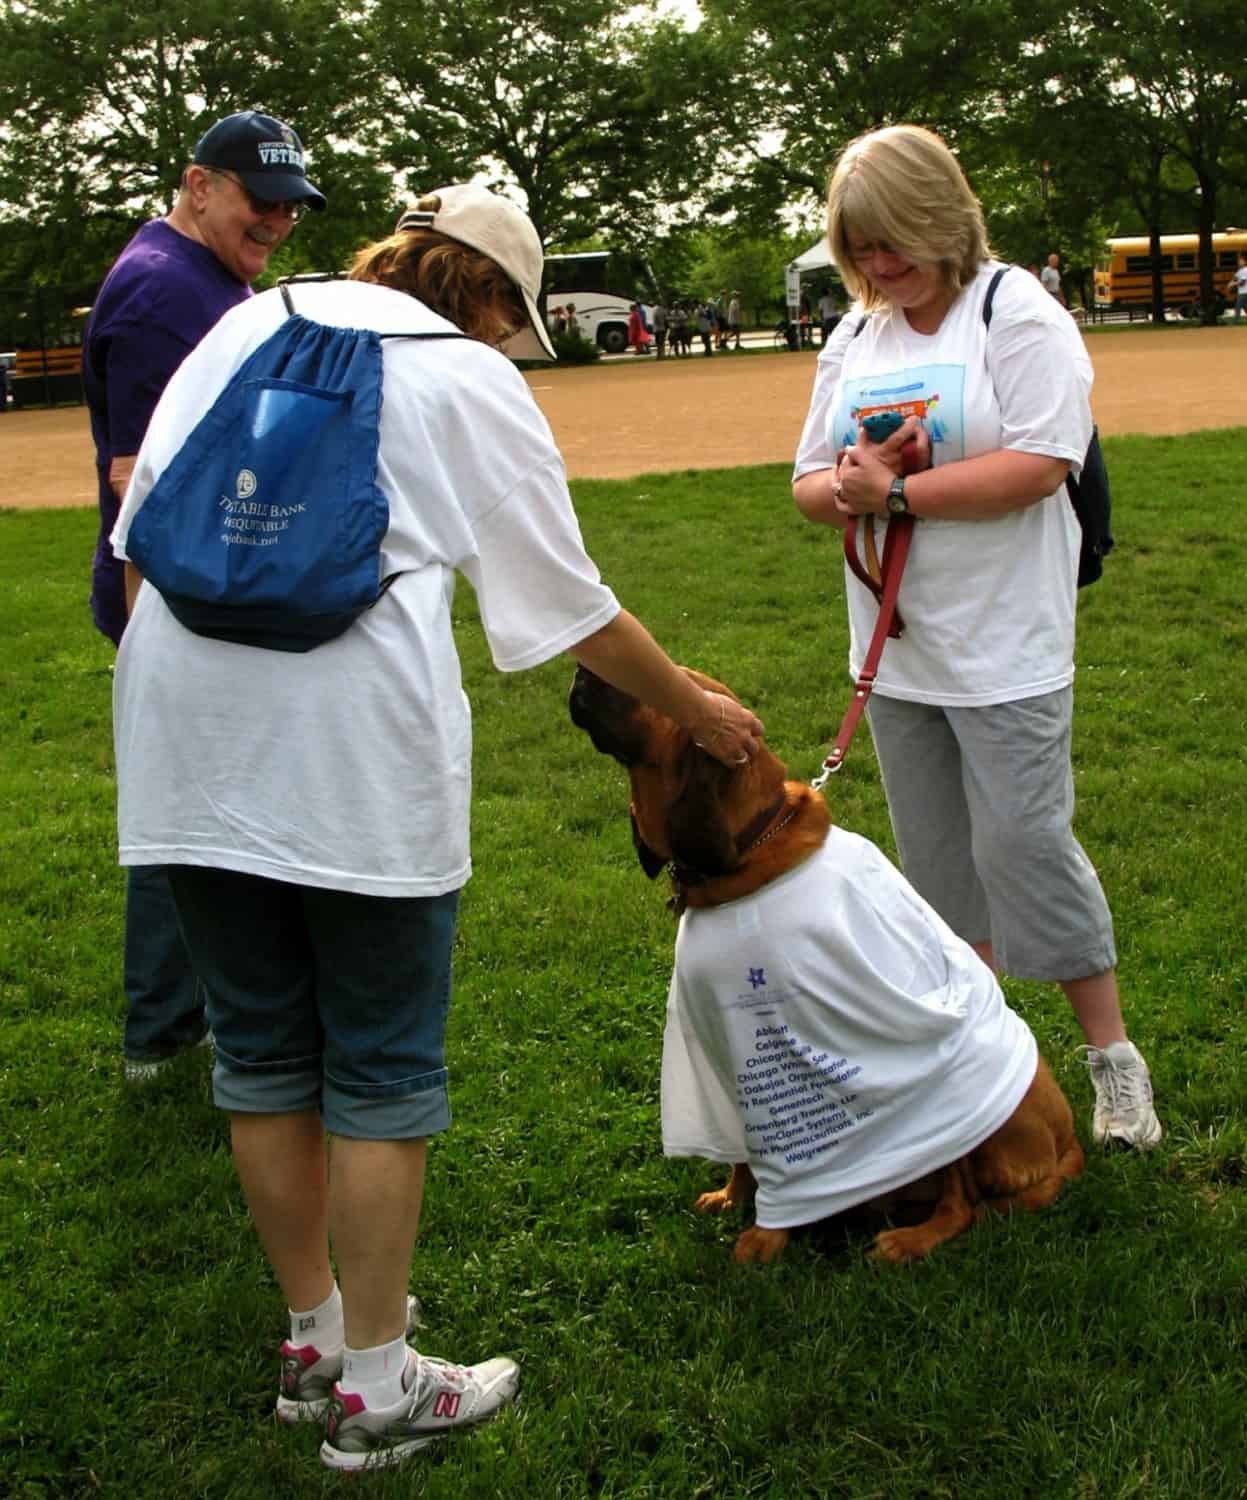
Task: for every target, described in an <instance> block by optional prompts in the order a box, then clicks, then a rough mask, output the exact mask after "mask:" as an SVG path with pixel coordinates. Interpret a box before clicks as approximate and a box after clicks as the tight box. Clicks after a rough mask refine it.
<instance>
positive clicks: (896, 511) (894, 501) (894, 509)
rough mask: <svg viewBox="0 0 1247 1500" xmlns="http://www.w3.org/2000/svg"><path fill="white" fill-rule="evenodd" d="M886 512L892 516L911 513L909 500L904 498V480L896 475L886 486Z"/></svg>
mask: <svg viewBox="0 0 1247 1500" xmlns="http://www.w3.org/2000/svg"><path fill="white" fill-rule="evenodd" d="M888 514H889V515H893V516H908V515H912V511H911V510H910V509H909V501H908V500H906V498H905V480H904V478H903V477H902V476H898V477H897V478H896V479H894V480H893V481H892V483H891V484H890V485H889V486H888Z"/></svg>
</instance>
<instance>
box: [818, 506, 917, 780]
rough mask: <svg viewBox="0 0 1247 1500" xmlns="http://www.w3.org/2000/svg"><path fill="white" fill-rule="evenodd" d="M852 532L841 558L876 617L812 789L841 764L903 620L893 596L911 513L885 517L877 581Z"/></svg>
mask: <svg viewBox="0 0 1247 1500" xmlns="http://www.w3.org/2000/svg"><path fill="white" fill-rule="evenodd" d="M862 520H863V521H864V522H866V523H867V524H870V522H871V517H869V516H863V517H862ZM856 532H857V528H856V526H846V527H845V529H844V556H845V560H846V561H847V562H848V564H849V567H850V568H851V569H852V570H853V573H854V575H855V576H856V577H858V578H860V579H861V581H862V582H863V583H864V584H865V585H866V587H867V588H868V589H869V590H870V591H871V593H872V594H874V596H875V597H876V599H878V601H879V618H878V619H877V620H876V621H875V633H874V634H873V635H872V636H871V638H870V646H869V647H868V648H867V651H866V660H865V661H864V662H863V663H862V670H861V672H860V673H859V674H858V678H857V682H856V684H855V686H854V689H853V700H852V702H851V703H850V704H849V710H848V712H847V713H846V714H845V716H844V720H843V722H842V723H841V725H840V733H839V734H838V735H837V736H836V743H835V744H834V745H833V746H832V747H831V753H830V754H829V755H828V757H827V759H826V760H825V761H824V762H823V769H822V770H821V771H820V772H819V774H818V775H817V776H816V777H815V779H814V781H813V782H812V783H811V784H812V785H813V786H814V787H815V788H816V789H817V788H818V787H821V786H824V785H825V784H826V781H827V778H828V777H829V776H830V775H831V774H832V773H833V772H834V771H838V770H839V769H840V767H841V766H842V765H843V764H844V757H845V755H846V754H847V753H848V749H849V742H850V741H851V740H852V738H853V733H854V731H855V730H856V728H857V721H858V720H859V719H860V718H861V716H862V710H863V709H864V708H865V707H866V700H867V698H869V697H870V693H871V689H872V688H873V687H874V685H875V674H876V673H877V672H878V670H879V658H880V657H881V656H882V655H883V643H884V641H886V640H887V638H888V637H889V636H892V637H899V636H900V635H901V634H902V633H903V631H904V629H905V624H904V621H903V620H902V619H901V617H900V614H899V612H898V611H897V608H896V597H897V595H898V594H899V593H900V589H901V574H902V573H904V571H905V560H906V558H907V557H908V556H909V543H910V541H911V540H912V538H913V534H914V518H913V516H892V517H891V518H890V519H889V521H888V534H887V538H886V540H885V541H884V544H883V561H882V563H881V564H880V574H881V579H880V581H879V582H876V581H875V579H874V578H872V577H871V576H870V574H869V573H868V572H867V571H866V569H865V568H863V567H862V565H861V562H860V561H859V559H858V556H857V536H856Z"/></svg>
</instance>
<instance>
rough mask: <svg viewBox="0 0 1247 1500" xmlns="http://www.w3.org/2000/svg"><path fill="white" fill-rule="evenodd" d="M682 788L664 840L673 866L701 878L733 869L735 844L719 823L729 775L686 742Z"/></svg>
mask: <svg viewBox="0 0 1247 1500" xmlns="http://www.w3.org/2000/svg"><path fill="white" fill-rule="evenodd" d="M682 770H683V772H684V785H683V787H682V788H681V791H680V794H679V796H678V797H676V799H675V801H674V802H673V803H672V804H671V807H670V809H669V810H668V812H667V837H668V839H669V840H670V841H671V853H672V857H673V858H674V859H675V862H676V864H678V865H686V866H687V867H688V868H689V869H690V870H696V871H697V872H698V873H699V874H701V875H712V876H713V875H726V874H728V873H729V872H730V871H731V870H734V869H735V868H736V865H737V863H738V860H737V856H736V840H735V839H734V838H733V837H732V835H731V834H730V833H729V832H728V829H727V825H726V824H725V823H724V821H723V813H722V806H721V804H722V799H723V792H724V789H725V788H726V786H727V784H728V782H729V781H731V779H732V771H731V768H730V767H728V766H725V765H723V763H722V762H721V761H717V760H715V758H714V756H713V755H707V754H706V752H705V751H704V750H701V749H699V748H698V747H697V746H696V745H695V744H694V743H693V741H692V740H691V739H690V740H689V742H688V748H687V749H686V750H685V752H684V763H683V766H682Z"/></svg>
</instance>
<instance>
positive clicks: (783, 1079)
mask: <svg viewBox="0 0 1247 1500" xmlns="http://www.w3.org/2000/svg"><path fill="white" fill-rule="evenodd" d="M745 982H746V984H748V985H749V990H747V991H742V992H741V993H739V994H738V995H737V996H736V998H735V1000H734V1001H732V1000H729V1001H728V1002H727V1003H726V1004H725V1005H724V1006H723V1010H724V1012H725V1015H724V1021H725V1024H726V1025H728V1026H729V1027H732V1028H733V1029H734V1030H735V1031H736V1036H735V1037H734V1039H733V1041H732V1043H731V1044H730V1045H731V1051H732V1054H733V1056H735V1057H736V1058H737V1059H740V1060H743V1061H742V1062H741V1066H740V1069H739V1071H738V1072H737V1074H736V1105H737V1108H738V1109H739V1110H740V1113H741V1120H742V1124H743V1126H744V1132H745V1143H746V1146H747V1148H748V1151H749V1157H750V1160H752V1161H759V1160H765V1159H766V1158H768V1157H770V1158H775V1159H777V1160H778V1159H781V1158H782V1160H783V1162H784V1163H785V1165H787V1166H793V1165H795V1164H796V1163H798V1162H805V1161H811V1160H813V1159H814V1158H815V1157H817V1156H821V1155H822V1154H823V1153H824V1152H826V1151H830V1150H831V1149H832V1148H833V1147H835V1146H838V1145H839V1144H840V1142H841V1138H842V1136H843V1134H844V1132H845V1131H849V1130H852V1129H853V1128H854V1127H855V1126H856V1125H857V1124H858V1123H859V1122H860V1121H862V1120H866V1119H869V1117H870V1116H871V1115H872V1114H873V1110H871V1109H870V1108H869V1107H868V1106H867V1105H866V1104H865V1102H864V1101H863V1100H861V1099H860V1098H859V1095H858V1091H857V1089H856V1087H855V1086H854V1080H855V1079H857V1078H858V1077H859V1076H860V1074H861V1072H862V1065H861V1064H860V1063H857V1062H852V1061H850V1059H849V1058H847V1057H842V1056H839V1055H837V1054H835V1053H834V1052H833V1051H826V1050H823V1049H821V1048H818V1047H815V1046H814V1045H813V1043H811V1042H807V1041H804V1040H803V1039H802V1038H801V1036H800V1034H799V1032H798V1030H797V1029H796V1027H795V1025H793V1024H792V1020H795V1017H792V1018H791V1019H790V1021H781V1020H780V1019H779V1018H778V1017H777V1016H776V1015H775V1009H776V1007H782V1006H783V1005H784V1003H785V1002H786V1001H788V1000H790V999H793V998H794V997H793V996H792V995H791V993H790V992H788V991H786V990H782V989H779V990H772V989H771V988H770V987H769V986H768V984H767V978H766V967H765V965H763V964H756V965H754V964H751V965H750V966H749V967H748V970H747V972H746V976H745ZM742 1012H743V1013H744V1014H742ZM750 1031H752V1033H753V1036H752V1045H751V1041H750V1036H749V1032H750Z"/></svg>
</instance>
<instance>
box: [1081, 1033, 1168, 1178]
mask: <svg viewBox="0 0 1247 1500" xmlns="http://www.w3.org/2000/svg"><path fill="white" fill-rule="evenodd" d="M1083 1052H1084V1057H1083V1061H1084V1062H1085V1063H1086V1065H1087V1068H1088V1071H1089V1072H1090V1074H1091V1082H1092V1084H1093V1085H1094V1087H1095V1114H1094V1116H1093V1117H1092V1122H1091V1134H1092V1136H1093V1138H1094V1140H1095V1143H1096V1145H1097V1146H1104V1145H1118V1146H1132V1147H1133V1148H1134V1149H1135V1150H1136V1151H1150V1150H1151V1148H1152V1147H1153V1146H1154V1145H1155V1144H1156V1142H1157V1141H1158V1140H1160V1138H1161V1134H1162V1132H1161V1128H1160V1121H1159V1120H1158V1119H1157V1118H1156V1111H1155V1109H1153V1107H1152V1078H1151V1074H1150V1073H1149V1072H1148V1070H1147V1064H1146V1063H1145V1062H1144V1061H1143V1058H1142V1057H1141V1056H1140V1054H1139V1049H1138V1048H1137V1047H1136V1046H1135V1045H1134V1043H1133V1042H1111V1043H1110V1044H1109V1045H1108V1046H1107V1047H1085V1048H1084V1049H1083Z"/></svg>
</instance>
